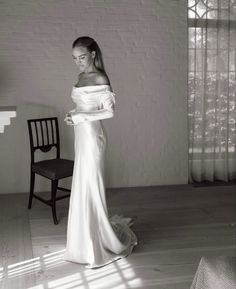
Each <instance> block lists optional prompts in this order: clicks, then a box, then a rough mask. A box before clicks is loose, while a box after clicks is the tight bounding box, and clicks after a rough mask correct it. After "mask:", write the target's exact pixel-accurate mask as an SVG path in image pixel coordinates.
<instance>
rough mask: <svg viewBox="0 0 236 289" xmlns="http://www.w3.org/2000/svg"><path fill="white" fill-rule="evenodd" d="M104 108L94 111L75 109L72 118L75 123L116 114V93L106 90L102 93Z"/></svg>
mask: <svg viewBox="0 0 236 289" xmlns="http://www.w3.org/2000/svg"><path fill="white" fill-rule="evenodd" d="M101 102H102V109H99V110H93V111H74V112H71V120H72V122H73V124H75V125H76V124H78V123H80V122H85V121H94V120H101V119H107V118H111V117H113V116H114V107H115V94H114V93H113V92H111V91H108V90H107V91H106V92H103V93H102V94H101Z"/></svg>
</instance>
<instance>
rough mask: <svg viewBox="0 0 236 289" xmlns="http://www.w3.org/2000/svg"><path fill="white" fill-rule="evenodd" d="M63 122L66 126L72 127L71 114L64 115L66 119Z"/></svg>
mask: <svg viewBox="0 0 236 289" xmlns="http://www.w3.org/2000/svg"><path fill="white" fill-rule="evenodd" d="M64 121H65V122H66V124H67V125H74V122H73V120H72V118H71V112H68V113H67V114H66V118H65V119H64Z"/></svg>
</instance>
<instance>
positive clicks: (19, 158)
mask: <svg viewBox="0 0 236 289" xmlns="http://www.w3.org/2000/svg"><path fill="white" fill-rule="evenodd" d="M185 6H186V1H184V0H179V1H178V0H126V1H125V0H64V1H63V0H50V1H46V0H44V1H43V0H37V1H30V0H2V1H0V64H1V72H0V105H17V108H18V109H17V115H18V116H17V118H16V119H14V120H13V122H12V123H13V124H12V125H11V126H10V127H7V129H6V132H5V133H4V135H1V136H0V138H1V141H0V161H1V164H2V163H4V165H1V167H0V181H1V190H0V192H1V193H15V192H26V191H28V188H29V161H30V159H29V141H28V132H27V125H26V120H27V119H28V118H32V117H44V116H52V115H57V116H58V117H59V119H60V130H61V146H62V156H63V157H69V158H73V130H72V129H71V128H69V127H67V126H66V125H65V124H64V122H63V118H64V115H65V113H66V112H67V111H68V110H69V109H71V108H72V107H73V103H72V101H71V99H70V92H71V87H72V85H73V84H74V83H75V81H76V78H77V70H76V67H75V65H74V63H73V61H72V57H71V44H72V42H73V40H74V39H75V38H77V37H78V36H82V35H89V36H91V37H94V38H95V39H96V40H97V42H98V44H99V45H100V47H101V49H102V51H103V56H104V60H105V65H106V69H107V72H108V74H109V76H110V80H111V83H112V86H113V89H114V91H115V93H116V95H117V105H116V115H115V118H114V119H111V120H106V121H104V125H105V127H106V130H107V134H108V151H107V162H106V164H107V186H108V187H125V186H148V185H162V184H163V185H164V184H182V183H186V182H187V175H188V173H187V169H188V168H187V158H188V155H187V111H186V109H187V11H186V7H185ZM46 188H48V187H47V186H46V187H45V185H44V180H43V181H42V180H41V179H39V178H38V181H37V188H36V189H37V190H43V189H46Z"/></svg>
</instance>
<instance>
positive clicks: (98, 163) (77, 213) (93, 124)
mask: <svg viewBox="0 0 236 289" xmlns="http://www.w3.org/2000/svg"><path fill="white" fill-rule="evenodd" d="M72 100H73V101H74V103H75V104H76V108H75V109H74V110H73V111H72V112H73V115H72V120H73V122H74V124H75V125H74V133H75V163H74V172H73V178H72V188H71V197H70V207H69V216H68V227H67V244H66V251H65V257H64V259H65V260H67V261H72V262H76V263H82V264H86V265H87V266H86V267H88V268H98V267H101V266H104V265H106V264H109V263H111V262H113V261H115V260H117V259H120V258H123V257H126V256H128V255H129V254H130V253H131V251H132V249H133V247H134V246H135V245H137V238H136V236H135V234H134V233H133V231H132V230H131V229H130V227H129V225H130V223H129V221H130V220H129V219H128V218H122V217H119V216H113V217H112V218H110V219H109V217H108V211H107V204H106V197H105V185H104V157H105V149H106V135H105V131H104V128H103V125H102V122H101V120H102V119H106V118H110V117H113V114H114V105H115V94H114V93H113V92H111V90H110V86H109V85H92V86H84V87H75V86H74V87H73V89H72Z"/></svg>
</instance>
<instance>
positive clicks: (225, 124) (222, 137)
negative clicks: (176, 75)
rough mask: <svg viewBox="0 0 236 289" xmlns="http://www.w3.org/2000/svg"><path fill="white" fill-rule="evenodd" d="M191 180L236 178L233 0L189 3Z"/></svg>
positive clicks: (235, 3)
mask: <svg viewBox="0 0 236 289" xmlns="http://www.w3.org/2000/svg"><path fill="white" fill-rule="evenodd" d="M188 15H189V18H188V30H189V39H188V41H189V75H188V83H189V84H188V85H189V92H188V117H189V119H188V120H189V122H188V123H189V181H190V182H192V181H204V180H208V181H214V180H222V181H229V180H232V179H236V148H235V146H236V145H235V143H236V96H235V91H236V84H235V66H236V65H235V50H236V30H235V27H236V0H189V1H188Z"/></svg>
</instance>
